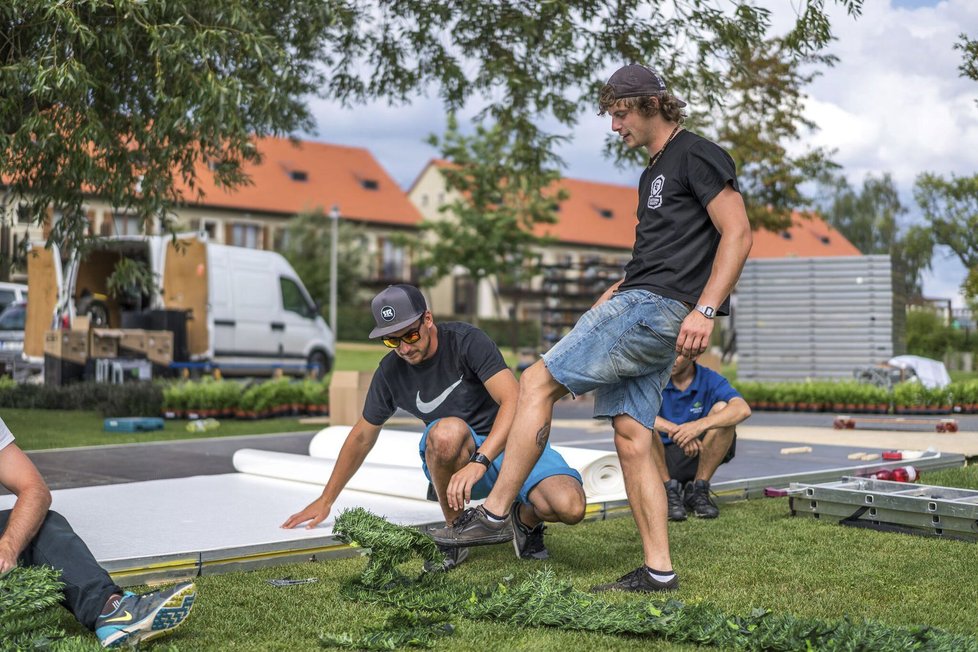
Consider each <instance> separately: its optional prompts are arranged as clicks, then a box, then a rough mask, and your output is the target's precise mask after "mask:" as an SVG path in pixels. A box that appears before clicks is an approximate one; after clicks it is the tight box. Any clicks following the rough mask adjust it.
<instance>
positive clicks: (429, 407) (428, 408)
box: [415, 376, 463, 414]
mask: <svg viewBox="0 0 978 652" xmlns="http://www.w3.org/2000/svg"><path fill="white" fill-rule="evenodd" d="M462 378H463V376H460V377H459V379H458V380H456V381H455V382H454V383H452V384H451V385H449V386H448V389H446V390H445V391H444V392H442V393H441V394H439V395H438V396H436V397H435V399H434V400H432V401H422V400H421V392H420V391H419V392H418V399H417V400H416V401H415V405H417V406H418V411H419V412H424V413H425V414H428V413H429V412H433V411H434V410H435V408H437V407H438V406H439V405H441V404H442V403H444V402H445V399H446V398H448V395H449V394H451V393H452V391H453V390H454V389H455V388H456V387H458V386H459V385H461V384H462Z"/></svg>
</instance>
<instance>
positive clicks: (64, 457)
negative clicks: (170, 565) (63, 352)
mask: <svg viewBox="0 0 978 652" xmlns="http://www.w3.org/2000/svg"><path fill="white" fill-rule="evenodd" d="M399 416H408V415H407V414H406V413H400V414H399ZM554 416H555V417H556V418H557V419H581V420H587V419H590V417H591V403H590V401H589V400H587V399H586V398H584V399H577V400H569V399H565V400H562V401H559V402H558V403H557V406H556V408H555V410H554ZM833 418H834V415H832V414H825V413H822V414H809V413H789V412H755V413H754V415H753V416H751V418H750V420H749V421H748V422H747V423H749V424H751V425H758V426H778V425H784V426H822V427H828V426H831V423H832V419H833ZM956 418H958V419H959V421H960V423H961V428H962V429H967V430H972V429H978V416H972V415H967V416H959V417H956ZM588 423H589V424H590V425H587V426H582V427H573V428H567V427H556V426H555V427H554V429H553V431H552V433H551V442H552V443H554V444H563V445H574V446H580V447H586V448H596V449H600V450H608V451H613V450H614V442H613V436H612V432H611V428H610V426H609V425H607V424H602V422H598V421H592V422H588ZM392 427H394V428H396V429H399V430H413V431H419V432H420V430H421V429H422V428H421V424H420V422H418V423H417V424H416V425H403V424H398V425H394V426H392ZM316 432H318V427H317V428H316V429H315V430H310V431H309V432H300V433H287V434H270V435H254V436H246V437H215V438H209V439H197V440H186V441H173V442H158V443H147V444H124V445H119V446H93V447H88V448H74V449H64V450H52V451H36V452H30V453H29V456H30V457H31V459H32V460H33V461H34V463H35V464H36V465H37V467H38V469H39V470H40V471H41V474H42V475H43V476H44V479H45V480H46V481H47V483H48V485H49V486H50V487H51V488H52V489H69V488H73V487H88V486H97V485H107V484H118V483H126V482H140V481H145V480H160V479H166V478H183V477H190V476H195V475H214V474H221V473H233V472H234V467H233V466H232V463H231V458H232V456H233V455H234V452H235V451H236V450H238V449H241V448H257V449H261V450H269V451H278V452H283V453H296V454H305V453H307V452H308V447H309V441H310V440H311V439H312V438H313V436H314V435H315V434H316ZM794 446H798V444H792V443H780V442H763V441H746V440H739V441H738V442H737V455H736V457H735V458H734V460H733V461H731V462H730V463H729V464H726V465H724V466H722V467H721V468H720V469H719V470H718V471H717V473H716V476H715V477H714V480H715V481H716V482H721V481H727V480H741V479H746V478H756V477H764V476H770V475H782V474H789V473H802V472H806V471H815V470H820V469H831V468H843V467H851V466H856V465H859V464H862V462H853V461H851V460H849V459H847V456H848V455H849V454H850V453H853V452H856V451H863V452H874V451H871V450H867V449H865V448H853V447H847V446H828V445H819V446H813V450H812V452H811V453H805V454H801V455H782V454H781V453H780V450H781V449H782V448H785V447H794ZM875 452H878V451H875ZM2 493H4V492H3V490H2V489H0V494H2Z"/></svg>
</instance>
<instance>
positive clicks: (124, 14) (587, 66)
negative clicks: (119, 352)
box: [0, 0, 862, 239]
mask: <svg viewBox="0 0 978 652" xmlns="http://www.w3.org/2000/svg"><path fill="white" fill-rule="evenodd" d="M824 4H825V0H803V1H802V2H801V3H800V5H799V6H798V7H797V8H796V10H797V15H798V17H797V20H796V21H795V23H794V24H793V25H792V26H791V28H790V31H789V33H788V34H787V35H786V36H785V37H784V39H783V44H784V54H785V56H788V57H794V56H799V57H806V56H811V55H812V54H813V53H817V52H819V51H820V50H821V49H822V48H824V47H825V45H826V44H827V43H828V42H829V41H830V40H831V38H832V36H831V32H830V28H829V22H828V17H827V14H826V12H825V10H824ZM836 4H839V5H841V6H843V7H844V8H845V9H846V10H847V11H848V13H849V14H850V15H857V14H858V13H859V11H860V8H861V4H862V2H861V0H836ZM651 25H654V29H650V28H648V27H646V26H651ZM770 26H771V17H770V13H769V10H767V9H764V8H761V7H756V6H753V5H752V4H749V3H747V2H736V3H734V4H733V6H732V7H726V6H714V5H713V4H712V3H706V2H703V1H702V0H653V1H651V2H650V1H649V0H619V1H618V2H616V3H614V4H611V5H610V4H606V3H596V2H593V0H568V1H566V2H543V3H541V2H535V1H530V0H515V1H511V2H471V1H462V0H396V1H391V2H351V1H349V0H345V1H344V0H335V1H333V2H319V1H316V0H289V1H288V2H273V1H271V0H225V1H223V2H218V1H216V0H170V1H168V2H137V1H135V0H78V1H76V2H52V1H51V0H17V1H14V2H7V3H0V79H2V81H3V87H4V93H3V94H2V96H0V146H2V150H3V153H4V155H3V156H2V157H0V174H2V176H3V178H4V179H5V181H6V183H7V184H8V185H7V190H8V191H9V192H8V194H7V197H8V199H10V198H13V199H15V200H18V201H19V200H20V199H21V198H25V199H28V200H30V201H31V202H32V204H33V209H34V214H35V215H37V216H38V219H40V216H42V215H43V214H44V213H45V210H46V208H47V207H48V206H49V205H54V206H55V207H58V208H60V209H61V210H62V212H63V213H64V214H65V215H66V216H68V217H67V219H63V220H61V221H60V222H59V223H58V229H56V231H55V232H54V236H53V237H55V238H63V237H65V236H66V235H67V236H69V237H70V239H77V238H80V237H81V236H82V235H83V233H84V231H85V220H84V217H83V216H82V214H81V211H80V208H81V205H82V200H83V198H84V196H85V195H95V196H99V197H102V198H104V199H106V200H107V201H109V202H110V203H111V204H112V205H113V206H114V207H116V208H119V209H127V210H132V211H134V212H136V213H137V214H139V215H143V216H151V215H157V216H164V217H165V216H167V215H169V213H170V211H171V210H172V208H173V207H174V206H176V205H177V204H178V202H179V201H181V200H183V199H192V198H194V193H195V191H196V188H197V183H196V182H197V177H196V174H197V173H196V172H195V164H198V163H202V162H208V163H209V164H210V165H211V167H212V168H213V169H214V174H215V175H216V177H217V180H218V181H219V182H220V183H221V184H222V185H225V186H229V187H233V186H234V185H237V184H240V183H244V182H245V181H246V180H245V178H244V177H243V175H242V174H241V164H242V163H243V162H246V161H253V160H255V159H256V158H258V156H259V154H258V152H256V151H255V150H254V148H253V141H252V137H253V136H255V135H258V136H262V135H267V134H283V133H289V132H292V131H294V130H297V129H309V128H311V126H312V125H311V123H310V119H309V113H308V109H307V107H306V105H305V103H304V98H305V97H306V96H307V95H308V94H310V93H313V92H315V91H319V92H321V93H322V94H323V95H324V96H326V97H331V98H336V99H339V100H340V101H342V102H344V103H346V104H347V105H355V104H359V103H363V102H366V101H367V100H370V99H374V98H386V99H388V100H390V101H391V102H394V103H398V102H407V101H409V100H410V99H411V98H412V97H414V96H416V95H417V94H418V93H422V92H430V91H434V92H437V93H438V94H439V95H440V96H441V97H442V99H443V100H444V103H445V106H446V108H447V109H448V110H449V111H452V110H457V109H460V108H461V107H463V106H464V105H466V104H467V103H468V102H469V101H470V100H472V99H473V98H474V97H480V98H481V99H483V100H485V102H486V105H485V112H486V114H487V115H488V116H489V117H490V118H491V119H492V121H493V122H494V123H495V124H496V125H498V127H499V128H500V129H501V130H502V131H503V132H504V133H508V134H511V137H512V138H513V139H514V140H519V141H520V142H522V143H525V144H526V145H527V147H525V148H522V149H521V152H520V153H521V155H522V156H524V157H525V158H524V159H523V160H520V161H516V163H517V164H518V165H517V167H516V168H515V169H514V172H516V173H518V174H519V175H520V176H522V175H523V174H524V173H526V174H530V173H533V170H534V166H535V165H537V163H538V161H539V160H540V157H539V156H538V155H537V154H536V153H535V151H539V152H542V153H544V154H545V153H547V152H549V151H550V148H552V147H553V146H554V144H555V139H553V137H552V136H550V135H548V134H547V133H545V132H544V130H543V129H542V128H541V127H539V126H538V124H541V123H543V122H544V121H545V120H549V119H556V121H557V122H558V123H559V124H562V125H565V126H566V127H568V128H570V127H572V126H573V125H574V123H575V121H576V120H577V118H578V116H579V114H580V110H581V109H582V108H585V107H587V108H591V107H593V104H594V96H595V90H596V88H597V87H598V86H599V85H600V83H601V80H602V79H603V78H604V77H605V75H606V74H607V71H608V69H609V68H612V67H614V66H617V65H620V64H621V63H622V62H623V61H624V62H627V61H649V62H652V63H655V64H656V65H657V66H659V67H660V68H661V69H662V71H663V72H664V73H665V74H666V76H667V77H668V78H669V79H671V80H672V81H673V83H674V85H675V86H676V87H677V88H678V89H682V91H683V92H684V93H685V94H686V96H687V97H688V98H689V99H690V100H691V101H692V102H693V103H694V106H698V107H700V108H701V110H702V111H703V112H704V114H706V115H708V114H709V112H710V110H711V109H713V108H715V107H716V106H718V105H719V104H720V103H721V102H722V99H723V97H725V96H726V93H727V83H726V75H727V72H728V70H729V62H730V61H732V60H735V59H736V57H737V55H738V53H741V52H744V51H745V50H746V49H748V48H750V47H751V46H753V45H754V44H756V43H760V42H763V41H764V39H765V37H766V34H767V32H768V31H769V29H770ZM546 159H547V157H546V156H544V157H543V160H546ZM537 167H539V166H538V165H537Z"/></svg>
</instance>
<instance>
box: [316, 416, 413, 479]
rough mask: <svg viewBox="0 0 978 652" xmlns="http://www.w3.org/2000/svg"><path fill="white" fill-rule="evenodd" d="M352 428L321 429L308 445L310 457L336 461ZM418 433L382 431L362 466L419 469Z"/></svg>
mask: <svg viewBox="0 0 978 652" xmlns="http://www.w3.org/2000/svg"><path fill="white" fill-rule="evenodd" d="M351 429H352V427H351V426H330V427H329V428H323V429H322V430H320V431H319V432H318V433H317V434H316V436H315V437H313V438H312V441H310V442H309V455H311V456H312V457H320V458H323V459H327V460H335V459H336V458H337V457H338V456H339V454H340V448H342V447H343V442H345V441H346V437H347V435H349V434H350V430H351ZM419 441H421V433H420V432H411V431H409V430H391V429H389V428H384V429H383V430H381V431H380V436H378V437H377V443H376V444H374V447H373V448H372V449H371V450H370V452H369V453H367V459H365V460H364V463H365V464H389V465H391V466H408V467H411V468H415V469H419V470H420V469H421V456H420V455H419V454H418V442H419Z"/></svg>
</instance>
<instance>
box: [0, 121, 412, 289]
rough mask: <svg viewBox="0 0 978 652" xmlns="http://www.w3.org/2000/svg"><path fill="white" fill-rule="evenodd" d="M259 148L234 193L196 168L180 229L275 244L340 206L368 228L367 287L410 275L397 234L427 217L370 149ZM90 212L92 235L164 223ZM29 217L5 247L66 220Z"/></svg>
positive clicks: (154, 228) (268, 144)
mask: <svg viewBox="0 0 978 652" xmlns="http://www.w3.org/2000/svg"><path fill="white" fill-rule="evenodd" d="M256 146H257V147H258V149H259V151H260V152H261V154H262V161H261V162H260V163H249V164H247V165H246V166H245V172H246V174H247V175H248V176H249V177H250V178H251V183H250V184H248V185H244V186H241V187H238V188H235V189H234V190H233V191H228V190H225V189H223V188H220V187H218V186H217V184H216V183H214V179H213V175H212V174H211V173H210V171H209V170H208V169H207V166H206V164H203V163H202V164H200V165H199V166H198V169H197V171H196V172H197V175H198V181H199V184H198V185H199V188H200V190H201V191H202V193H203V194H202V195H201V196H194V197H189V196H188V197H187V201H186V202H185V203H184V204H183V205H182V206H179V207H178V208H177V209H176V210H175V215H174V216H173V218H174V219H175V223H176V228H177V230H178V231H197V232H203V233H206V234H207V236H208V238H209V239H210V240H211V241H213V242H218V243H222V244H230V245H236V246H242V247H251V248H255V249H276V248H279V247H280V246H281V244H282V242H283V238H285V237H286V232H287V228H288V224H289V220H290V218H292V217H294V216H296V215H299V214H302V213H306V212H313V211H321V212H323V213H324V214H326V215H328V214H329V212H330V211H331V210H332V209H333V207H336V209H337V211H338V213H339V217H340V219H342V220H346V221H350V222H353V223H355V224H357V225H360V226H361V227H363V232H364V234H365V236H364V237H365V242H364V243H363V246H364V248H365V251H366V252H367V258H368V261H369V263H368V284H369V285H371V286H383V285H385V284H387V283H392V282H399V281H404V280H410V279H411V278H412V269H411V264H410V260H409V257H408V254H407V252H406V251H405V250H404V248H403V247H401V246H399V245H397V244H396V239H397V235H398V234H403V233H407V232H410V233H413V232H414V231H415V230H416V229H417V225H418V223H419V222H420V221H421V214H420V213H419V212H418V210H417V209H416V208H415V207H414V205H413V204H412V203H411V202H410V201H408V199H407V197H406V195H405V194H404V191H403V190H402V189H401V188H400V186H399V185H398V184H397V183H396V182H395V181H394V180H393V179H392V178H391V177H390V175H389V174H388V173H387V172H386V170H384V169H383V167H382V166H381V165H380V164H379V163H378V162H377V160H376V159H375V158H374V157H373V155H372V154H371V153H370V152H369V151H367V150H366V149H363V148H359V147H344V146H339V145H330V144H326V143H317V142H311V141H291V140H289V139H287V138H262V139H258V140H257V141H256ZM188 195H189V194H188ZM84 213H85V217H86V219H87V220H88V223H89V226H88V232H89V234H90V235H135V234H139V233H144V232H146V233H158V232H160V230H161V225H160V223H159V220H153V221H152V222H150V223H148V224H145V225H144V224H142V223H141V220H139V218H137V217H136V216H134V215H130V214H127V213H125V212H121V211H115V210H113V209H112V207H111V206H109V205H107V204H106V203H105V202H102V201H100V200H98V199H95V198H93V199H92V200H91V201H90V202H87V204H86V205H85V207H84ZM30 217H31V216H30V215H27V214H25V213H24V211H22V210H21V211H18V210H17V208H16V207H14V208H12V209H11V211H10V214H9V215H8V216H7V223H8V225H9V228H8V229H6V231H7V232H6V233H5V234H4V235H5V237H6V242H2V243H0V246H7V247H10V249H9V250H8V251H16V247H17V245H18V244H19V243H20V242H21V241H22V240H23V239H24V238H27V239H28V240H30V241H32V242H37V241H42V240H46V239H47V236H48V234H49V233H50V230H51V227H52V226H53V225H54V224H55V223H56V222H57V221H58V220H59V219H61V215H60V214H59V213H58V212H56V211H51V212H50V214H49V215H48V216H47V217H46V219H45V220H44V223H43V224H40V225H39V224H34V223H31V219H30ZM327 219H328V218H327ZM144 227H145V231H144ZM323 264H324V265H328V264H329V261H323ZM20 272H21V274H22V273H23V270H20ZM15 277H16V275H15Z"/></svg>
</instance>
